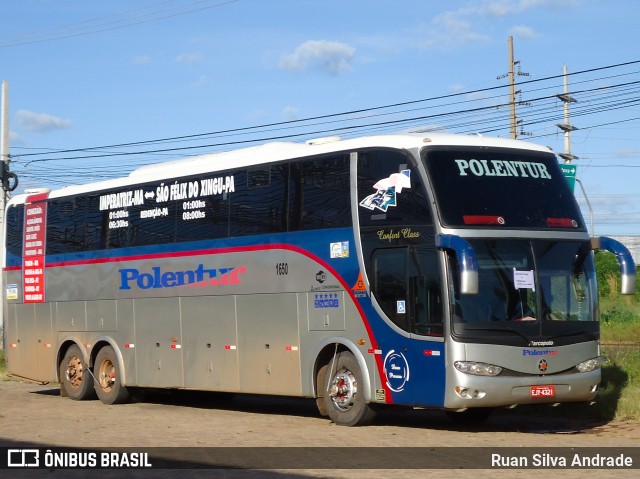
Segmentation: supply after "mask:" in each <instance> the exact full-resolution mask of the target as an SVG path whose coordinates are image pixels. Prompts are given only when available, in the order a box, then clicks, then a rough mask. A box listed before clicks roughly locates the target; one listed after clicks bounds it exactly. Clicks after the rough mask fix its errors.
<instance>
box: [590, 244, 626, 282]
mask: <svg viewBox="0 0 640 479" xmlns="http://www.w3.org/2000/svg"><path fill="white" fill-rule="evenodd" d="M591 248H592V249H594V250H598V249H599V250H605V251H609V252H610V253H613V254H614V255H616V258H617V259H618V263H619V264H620V270H621V273H622V287H621V293H622V294H635V292H636V264H635V262H634V261H633V256H632V255H631V252H629V250H628V249H627V247H626V246H625V245H623V244H622V243H620V242H619V241H616V240H614V239H613V238H609V237H607V236H596V237H594V238H591Z"/></svg>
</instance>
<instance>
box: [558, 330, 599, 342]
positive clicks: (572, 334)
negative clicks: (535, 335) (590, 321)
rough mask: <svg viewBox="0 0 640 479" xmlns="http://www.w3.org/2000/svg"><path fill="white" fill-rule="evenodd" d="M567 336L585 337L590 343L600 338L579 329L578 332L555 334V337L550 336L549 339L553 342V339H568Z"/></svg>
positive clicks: (590, 332)
mask: <svg viewBox="0 0 640 479" xmlns="http://www.w3.org/2000/svg"><path fill="white" fill-rule="evenodd" d="M569 336H586V337H587V338H589V339H590V340H592V341H595V340H596V339H599V338H600V335H598V334H596V333H594V332H592V331H587V330H586V329H581V330H579V331H571V332H568V333H562V334H556V335H555V336H551V337H550V338H549V339H550V340H553V339H558V338H568V337H569Z"/></svg>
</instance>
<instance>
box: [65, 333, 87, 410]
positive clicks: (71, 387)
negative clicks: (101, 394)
mask: <svg viewBox="0 0 640 479" xmlns="http://www.w3.org/2000/svg"><path fill="white" fill-rule="evenodd" d="M60 383H61V384H62V387H63V388H64V391H65V393H66V394H67V396H68V397H70V398H71V399H75V400H76V401H84V400H86V399H95V397H96V393H95V390H94V389H93V377H92V376H91V371H90V370H89V366H88V365H87V364H86V363H85V362H84V359H83V355H82V351H81V350H80V348H79V347H78V346H77V345H76V344H74V345H73V346H70V347H69V349H67V352H66V353H65V355H64V358H63V359H62V362H61V363H60Z"/></svg>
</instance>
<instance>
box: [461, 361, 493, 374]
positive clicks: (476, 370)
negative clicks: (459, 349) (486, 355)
mask: <svg viewBox="0 0 640 479" xmlns="http://www.w3.org/2000/svg"><path fill="white" fill-rule="evenodd" d="M453 365H454V366H455V368H456V369H457V370H458V371H460V372H461V373H466V374H474V375H476V376H497V375H498V374H500V373H501V372H502V368H501V367H500V366H494V365H493V364H486V363H476V362H474V361H456V362H455V363H453Z"/></svg>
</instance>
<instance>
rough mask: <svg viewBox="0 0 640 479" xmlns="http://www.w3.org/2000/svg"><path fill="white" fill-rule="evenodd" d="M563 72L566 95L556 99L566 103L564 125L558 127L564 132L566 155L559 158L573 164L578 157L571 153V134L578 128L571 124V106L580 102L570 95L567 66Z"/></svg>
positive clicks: (560, 95)
mask: <svg viewBox="0 0 640 479" xmlns="http://www.w3.org/2000/svg"><path fill="white" fill-rule="evenodd" d="M563 71H564V93H562V94H559V95H556V97H558V98H559V99H560V100H562V102H563V103H564V106H563V109H564V123H558V124H557V125H556V126H557V127H558V128H560V129H561V130H562V131H563V132H564V153H560V154H559V155H558V156H560V158H562V159H563V160H564V162H565V163H571V162H572V161H573V160H577V159H578V157H577V156H575V155H573V154H572V153H571V132H572V131H575V130H577V128H576V127H575V126H573V125H571V123H570V122H569V104H570V103H575V102H577V101H578V100H576V99H575V98H573V97H572V96H571V95H569V77H568V74H567V66H566V65H565V66H564V68H563Z"/></svg>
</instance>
